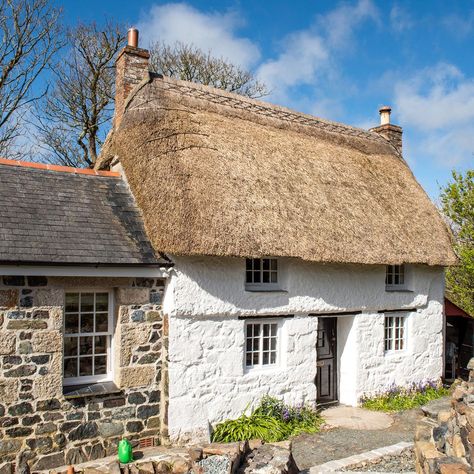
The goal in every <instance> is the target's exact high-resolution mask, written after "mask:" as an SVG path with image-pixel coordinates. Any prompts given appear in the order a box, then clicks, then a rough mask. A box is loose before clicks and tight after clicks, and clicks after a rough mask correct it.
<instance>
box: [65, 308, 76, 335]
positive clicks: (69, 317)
mask: <svg viewBox="0 0 474 474" xmlns="http://www.w3.org/2000/svg"><path fill="white" fill-rule="evenodd" d="M64 318H65V322H64V331H65V332H66V334H76V333H77V332H79V315H78V314H67V313H66V314H65V315H64Z"/></svg>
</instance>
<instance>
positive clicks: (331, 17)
mask: <svg viewBox="0 0 474 474" xmlns="http://www.w3.org/2000/svg"><path fill="white" fill-rule="evenodd" d="M369 19H371V20H373V21H378V12H377V10H376V8H375V6H374V4H373V3H372V1H371V0H359V1H358V2H357V3H355V4H342V5H340V6H339V7H337V8H335V9H334V10H331V11H330V12H328V13H326V14H325V15H318V16H317V17H316V19H315V21H314V22H313V24H312V25H311V27H310V28H308V29H306V30H301V31H298V32H294V33H292V34H290V35H288V36H286V37H285V38H283V39H282V41H281V43H280V44H281V50H280V53H279V55H278V56H277V57H276V58H275V59H270V60H267V61H266V62H264V63H263V64H262V65H261V66H260V68H259V69H258V72H257V74H258V76H259V78H260V79H261V80H262V81H263V82H265V83H266V84H267V85H268V87H269V88H270V90H271V91H272V99H273V100H278V101H280V102H281V101H288V97H289V90H290V88H292V87H297V86H301V85H312V86H314V87H316V84H317V82H318V80H320V79H321V78H323V77H324V78H326V80H328V78H330V77H331V76H334V75H337V67H336V66H335V63H336V61H335V55H336V53H339V52H347V51H348V50H349V49H351V48H352V47H353V45H354V41H353V39H354V30H355V29H356V28H357V27H358V26H359V25H360V24H361V23H362V22H364V21H366V20H369Z"/></svg>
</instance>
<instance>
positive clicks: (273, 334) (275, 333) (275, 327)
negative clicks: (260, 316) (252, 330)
mask: <svg viewBox="0 0 474 474" xmlns="http://www.w3.org/2000/svg"><path fill="white" fill-rule="evenodd" d="M276 335H277V325H276V324H272V336H276Z"/></svg>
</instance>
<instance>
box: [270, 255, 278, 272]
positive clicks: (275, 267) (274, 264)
mask: <svg viewBox="0 0 474 474" xmlns="http://www.w3.org/2000/svg"><path fill="white" fill-rule="evenodd" d="M270 262H271V269H272V270H273V271H276V270H277V260H276V258H272V259H271V260H270Z"/></svg>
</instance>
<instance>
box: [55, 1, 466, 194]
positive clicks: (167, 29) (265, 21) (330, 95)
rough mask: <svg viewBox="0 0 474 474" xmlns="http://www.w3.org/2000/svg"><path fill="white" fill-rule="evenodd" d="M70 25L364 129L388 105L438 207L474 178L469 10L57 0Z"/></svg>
mask: <svg viewBox="0 0 474 474" xmlns="http://www.w3.org/2000/svg"><path fill="white" fill-rule="evenodd" d="M57 4H58V5H60V6H62V8H63V12H64V16H65V19H66V21H67V22H68V23H69V24H75V23H76V22H77V21H90V20H96V21H97V22H98V23H100V22H101V21H103V20H104V18H115V19H116V20H118V21H121V22H123V23H124V24H125V25H126V26H127V27H128V26H131V25H133V26H137V27H138V28H139V29H140V33H141V46H143V47H146V46H147V45H148V44H149V42H150V41H154V40H164V41H176V40H179V41H185V42H192V43H194V44H196V45H197V46H199V47H201V48H203V49H205V50H212V51H213V52H214V53H216V54H217V55H220V56H225V57H228V58H229V59H231V60H232V61H234V62H237V63H239V64H241V65H243V66H245V67H247V68H249V69H251V70H252V71H254V72H255V74H257V76H258V77H260V78H261V79H262V80H264V81H265V82H266V83H267V85H268V86H269V87H270V89H271V95H270V96H269V97H266V98H265V100H268V101H271V102H275V103H278V104H281V105H285V106H287V107H290V108H294V109H297V110H300V111H303V112H307V113H311V114H314V115H317V116H320V117H324V118H328V119H331V120H336V121H342V122H345V123H349V124H351V125H356V126H361V127H364V128H368V127H370V126H374V125H377V124H378V108H379V107H380V106H381V105H385V104H388V105H391V106H392V109H393V112H392V122H393V123H396V124H398V125H401V126H402V127H403V129H404V155H405V159H406V160H407V161H408V162H409V164H410V166H411V168H412V170H413V172H414V174H415V176H416V177H417V179H418V180H419V181H420V183H421V184H422V185H423V186H424V188H425V189H426V191H427V192H428V193H429V194H430V196H431V197H432V198H433V199H436V197H437V196H438V194H439V185H442V184H445V183H446V182H447V181H448V180H449V179H450V174H451V170H452V169H453V168H454V169H457V170H459V171H464V170H466V169H468V168H471V169H472V168H473V167H474V61H473V58H474V2H473V1H468V0H464V1H450V2H446V1H444V0H429V1H428V0H425V1H420V0H417V1H413V0H412V1H408V0H407V1H402V0H400V1H380V0H379V1H376V0H351V1H345V2H337V1H322V0H321V1H320V0H313V1H307V0H293V1H291V2H290V1H285V0H273V1H268V0H267V1H263V0H241V1H236V0H219V1H217V0H207V1H204V0H190V1H188V2H164V1H151V0H143V1H133V0H101V1H97V0H96V1H91V0H81V1H80V2H79V1H77V0H69V1H66V0H63V1H60V0H57Z"/></svg>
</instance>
